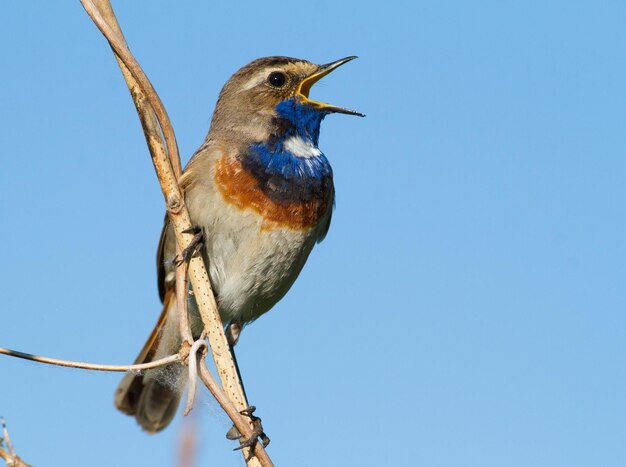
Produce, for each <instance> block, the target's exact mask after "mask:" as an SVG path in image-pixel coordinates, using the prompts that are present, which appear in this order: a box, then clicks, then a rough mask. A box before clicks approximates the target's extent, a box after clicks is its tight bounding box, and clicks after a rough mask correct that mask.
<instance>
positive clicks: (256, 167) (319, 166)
mask: <svg viewBox="0 0 626 467" xmlns="http://www.w3.org/2000/svg"><path fill="white" fill-rule="evenodd" d="M354 58H356V57H346V58H343V59H341V60H337V61H335V62H332V63H329V64H326V65H316V64H313V63H311V62H308V61H306V60H300V59H296V58H289V57H266V58H260V59H258V60H255V61H253V62H251V63H249V64H248V65H246V66H244V67H243V68H241V69H240V70H239V71H237V72H236V73H235V74H234V75H233V76H232V77H231V78H230V79H229V80H228V82H227V83H226V84H225V85H224V87H223V89H222V91H221V93H220V96H219V99H218V101H217V105H216V107H215V112H214V113H213V119H212V121H211V127H210V130H209V133H208V135H207V137H206V139H205V141H204V143H203V144H202V146H200V148H199V149H198V150H197V151H196V153H195V154H194V155H193V156H192V158H191V160H190V161H189V163H188V164H187V167H186V168H185V170H184V173H183V175H182V178H181V180H180V185H181V188H182V190H183V191H184V194H185V202H186V204H187V208H188V209H189V214H190V216H191V221H192V223H193V224H194V226H197V229H198V232H199V233H200V234H201V235H202V239H203V241H202V245H201V247H200V252H201V254H202V256H203V258H204V261H205V264H206V265H207V268H208V271H209V276H210V281H211V286H212V288H213V291H214V293H215V298H216V302H217V305H218V309H219V313H220V316H221V319H222V322H223V323H224V325H228V324H230V323H232V324H235V325H237V326H238V327H239V329H241V327H243V326H244V325H245V324H247V323H249V322H251V321H254V320H255V319H257V318H258V317H259V316H261V315H262V314H263V313H265V312H266V311H268V310H269V309H270V308H272V307H273V306H274V305H275V304H276V302H278V300H280V299H281V298H282V297H283V296H284V295H285V293H287V291H288V290H289V288H290V287H291V285H292V284H293V283H294V281H295V280H296V278H297V277H298V274H299V273H300V271H301V270H302V267H303V266H304V263H305V262H306V260H307V258H308V256H309V253H310V252H311V249H312V248H313V246H314V245H315V243H316V242H320V241H322V240H323V239H324V237H325V235H326V233H327V232H328V227H329V225H330V219H331V214H332V209H333V204H334V196H335V189H334V185H333V172H332V169H331V166H330V164H329V162H328V159H327V158H326V156H325V155H324V154H323V153H322V151H321V150H320V149H319V147H318V140H319V134H320V124H321V122H322V120H323V119H324V117H325V116H326V115H328V114H330V113H344V114H351V115H359V116H363V115H362V114H360V113H358V112H355V111H352V110H348V109H345V108H342V107H337V106H334V105H330V104H325V103H322V102H317V101H314V100H311V99H309V91H310V89H311V86H313V84H314V83H315V82H317V81H318V80H319V79H321V78H323V77H324V76H326V75H327V74H328V73H330V72H331V71H333V70H334V69H336V68H337V67H339V66H341V65H343V64H344V63H346V62H349V61H350V60H352V59H354ZM175 241H176V240H175V237H174V232H173V230H172V226H171V225H170V223H169V222H168V220H167V218H166V220H165V225H164V226H163V231H162V234H161V240H160V242H159V248H158V252H157V269H158V285H159V294H160V297H161V301H162V302H163V311H162V312H161V316H160V318H159V320H158V323H157V325H156V327H155V328H154V330H153V331H152V333H151V335H150V337H149V338H148V341H147V342H146V344H145V345H144V347H143V349H142V350H141V352H140V353H139V356H138V357H137V359H136V363H145V362H149V361H152V360H155V359H158V358H161V357H164V356H167V355H171V354H174V353H176V352H178V350H179V348H180V345H181V338H180V334H179V325H178V315H177V312H176V299H175V292H174V288H175V268H176V263H177V260H176V243H175ZM190 302H193V300H191V301H190ZM189 313H190V321H191V324H192V332H193V333H194V337H198V336H199V335H200V333H201V330H202V324H201V322H200V320H199V317H198V315H197V310H195V306H194V304H193V303H190V310H189ZM182 370H183V367H182V366H181V365H180V364H174V365H170V366H168V367H166V368H164V369H160V370H150V371H146V372H145V373H143V374H137V373H127V374H126V375H125V376H124V378H123V380H122V382H121V383H120V385H119V386H118V389H117V391H116V394H115V405H116V406H117V408H118V409H120V410H121V411H122V412H125V413H127V414H129V415H133V416H134V417H135V418H136V419H137V422H138V423H139V425H141V427H142V428H143V429H144V430H146V431H147V432H150V433H155V432H158V431H160V430H162V429H163V428H165V427H166V426H167V425H168V424H169V422H170V421H171V420H172V418H173V417H174V415H175V413H176V409H177V407H178V403H179V401H180V397H181V392H182V390H183V387H184V382H183V381H184V378H181V376H182Z"/></svg>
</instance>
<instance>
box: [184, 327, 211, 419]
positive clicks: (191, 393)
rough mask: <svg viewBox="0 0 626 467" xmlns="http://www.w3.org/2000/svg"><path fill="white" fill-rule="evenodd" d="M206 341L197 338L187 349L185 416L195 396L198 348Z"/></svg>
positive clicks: (203, 345)
mask: <svg viewBox="0 0 626 467" xmlns="http://www.w3.org/2000/svg"><path fill="white" fill-rule="evenodd" d="M206 346H207V345H206V341H205V340H204V338H202V339H199V340H197V341H196V342H194V343H193V345H192V346H191V350H190V351H189V357H188V361H187V365H188V368H189V378H188V380H189V389H188V390H187V405H186V406H185V412H184V414H185V416H187V415H189V412H191V409H192V408H193V401H194V400H195V398H196V386H197V384H198V358H199V355H198V350H200V347H205V348H206Z"/></svg>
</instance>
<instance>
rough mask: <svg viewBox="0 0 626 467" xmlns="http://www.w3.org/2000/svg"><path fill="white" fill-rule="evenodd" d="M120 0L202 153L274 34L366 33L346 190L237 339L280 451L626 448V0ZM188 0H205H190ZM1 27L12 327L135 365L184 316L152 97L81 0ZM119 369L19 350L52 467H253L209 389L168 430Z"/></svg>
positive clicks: (347, 143) (441, 455) (584, 455)
mask: <svg viewBox="0 0 626 467" xmlns="http://www.w3.org/2000/svg"><path fill="white" fill-rule="evenodd" d="M232 3H233V4H232V5H231V4H226V2H197V1H196V2H186V3H185V4H184V5H183V4H180V3H174V2H164V1H153V2H150V3H149V7H148V6H147V5H148V3H147V2H115V4H114V6H115V8H116V11H117V14H118V18H119V20H120V22H121V24H122V27H123V29H124V31H125V34H126V37H127V39H128V42H129V44H130V46H131V49H132V50H133V52H134V53H135V54H136V57H137V58H138V60H139V61H140V63H141V64H142V65H143V67H144V69H145V70H146V72H147V74H148V75H149V77H150V78H151V80H152V82H153V84H154V85H155V87H156V89H157V90H158V92H159V93H160V95H161V98H162V99H163V101H164V103H165V105H166V107H167V109H168V111H169V113H170V116H171V118H172V121H173V124H174V128H175V130H176V133H177V136H178V143H179V146H180V149H181V154H182V155H183V160H184V161H186V160H187V158H188V157H189V155H190V154H191V153H192V152H193V151H194V150H195V148H196V147H197V146H198V145H199V144H200V143H201V142H202V140H203V138H204V136H205V134H206V132H207V129H208V124H209V120H210V117H211V113H212V110H213V105H214V102H215V100H216V98H217V94H218V92H219V89H220V88H221V86H222V84H223V83H224V82H225V81H226V80H227V79H228V77H229V76H230V75H231V74H232V73H233V72H234V71H236V70H237V69H238V68H239V67H240V66H242V65H244V64H246V63H247V62H249V61H250V60H252V59H254V58H257V57H260V56H266V55H290V56H296V57H301V58H306V59H309V60H311V61H316V62H319V63H326V62H329V61H331V60H334V59H337V58H341V57H344V56H347V55H359V56H360V59H359V60H357V61H354V62H352V63H350V64H348V65H346V66H345V67H342V69H341V70H339V71H337V72H336V73H333V74H332V76H329V77H328V78H326V79H325V80H324V81H323V82H321V83H319V84H318V85H316V86H315V88H314V89H313V92H312V97H314V98H316V99H320V100H325V101H328V102H332V103H334V104H338V105H343V106H346V107H349V108H354V109H357V110H359V111H362V112H364V113H366V114H367V118H365V119H359V118H354V117H349V116H344V115H333V116H330V117H329V118H327V119H326V120H325V121H324V123H323V126H322V134H321V139H320V147H321V149H322V150H323V151H324V152H325V154H326V155H327V156H328V158H329V159H330V161H331V163H332V165H333V169H334V173H335V184H336V189H337V207H336V211H335V214H334V216H333V224H332V226H331V230H330V233H329V235H328V237H327V238H326V240H325V241H324V242H323V243H322V244H321V245H319V246H318V247H316V250H315V251H314V252H313V254H312V255H311V258H310V259H309V262H308V263H307V266H306V267H305V269H304V271H303V273H302V274H301V276H300V278H299V279H298V281H297V282H296V284H295V285H294V287H293V288H292V290H291V291H290V292H289V294H288V295H287V296H286V297H285V298H284V299H283V300H282V301H281V302H280V303H279V304H278V305H277V306H276V307H275V308H274V309H273V310H272V311H271V312H270V313H268V314H267V315H265V316H263V317H262V318H261V319H260V320H259V321H257V322H256V323H254V324H253V325H252V326H250V327H248V328H246V330H245V331H244V334H243V335H242V338H241V341H240V344H239V346H238V355H239V362H240V365H241V367H242V372H243V374H244V379H245V381H246V387H247V391H248V394H249V397H250V401H251V403H253V404H255V405H257V406H258V407H259V412H258V413H259V415H260V416H261V417H262V418H263V421H264V425H265V428H266V431H267V433H268V434H269V436H270V437H271V438H272V444H271V445H270V448H269V452H270V455H271V456H272V458H273V459H274V461H275V463H276V465H298V466H303V467H306V466H320V465H324V466H345V465H365V466H379V465H393V466H429V467H439V466H442V467H443V466H446V467H447V466H450V467H452V466H454V467H456V466H476V467H489V466H493V467H500V466H507V467H510V466H520V467H521V466H529V465H533V466H546V467H556V466H564V467H565V466H567V467H573V466H575V467H577V466H581V467H582V466H597V465H602V466H623V465H625V464H626V447H625V446H626V445H625V444H624V437H625V435H626V426H625V422H624V420H626V402H625V397H624V396H625V394H626V377H625V376H624V375H625V372H624V368H625V365H626V349H625V348H624V343H625V342H626V316H625V314H624V310H625V308H626V294H625V292H624V279H625V272H626V246H625V241H624V239H626V222H625V221H624V217H625V214H626V212H625V211H626V202H625V199H626V158H625V157H624V153H625V149H626V131H625V123H626V119H625V117H624V115H625V114H624V109H625V107H626V93H625V91H624V89H625V88H624V83H626V61H625V58H624V57H625V56H626V54H625V52H626V50H625V46H624V44H626V30H625V29H624V27H623V24H624V18H625V15H626V4H624V3H623V2H617V1H614V2H610V1H609V2H579V1H568V2H565V1H554V2H536V1H529V2H513V1H492V2H487V1H483V2H393V1H392V2H385V3H384V4H382V5H381V4H380V3H374V2H356V1H346V2H331V1H325V0H320V1H318V2H315V3H314V4H313V3H309V4H306V5H299V4H295V3H293V2H285V1H282V0H276V1H274V2H271V3H257V2H243V3H238V4H236V5H235V2H232ZM181 5H182V6H181ZM3 11H4V21H3V28H2V29H1V30H0V43H2V44H3V45H2V61H3V64H4V66H3V67H2V68H3V73H2V78H0V83H2V85H1V86H0V128H1V130H0V131H1V133H0V134H1V143H2V156H0V208H1V210H2V215H3V219H4V220H3V228H2V229H0V245H2V247H1V250H0V251H1V254H2V257H3V260H4V264H5V267H4V268H1V269H0V284H1V285H0V291H1V292H2V298H3V299H2V303H3V304H2V307H1V309H2V311H1V312H0V313H1V314H0V346H4V347H10V348H15V349H19V350H24V351H28V352H32V353H38V354H42V355H48V356H55V357H60V358H68V359H75V360H84V361H92V362H103V363H105V362H106V363H126V362H130V361H132V360H133V359H134V357H135V355H136V353H137V351H138V350H139V348H140V346H141V345H142V343H143V341H144V339H145V337H146V336H147V334H148V333H149V330H150V329H151V327H152V325H153V324H154V322H155V320H156V317H157V315H158V312H159V309H160V308H159V301H158V296H157V292H156V278H155V271H154V251H155V248H156V243H157V241H158V236H159V232H160V227H161V222H162V215H163V202H162V198H161V194H160V191H159V187H158V185H157V182H156V178H155V175H154V173H153V169H152V166H151V162H150V159H149V157H148V153H147V150H146V147H145V142H144V140H143V135H142V133H141V130H140V126H139V123H138V121H137V118H136V115H135V112H134V108H133V105H132V102H131V100H130V98H129V96H128V92H127V90H126V88H125V85H124V83H123V80H122V78H121V75H120V73H119V71H118V69H117V66H116V64H115V62H114V60H113V58H112V55H111V53H110V50H109V49H108V47H107V46H106V44H105V41H104V39H103V38H102V37H101V35H100V34H99V33H98V32H97V31H96V29H95V27H94V26H93V25H92V24H91V22H90V20H89V18H88V17H87V15H86V14H85V12H84V11H83V10H82V8H81V6H80V5H79V3H78V2H13V3H11V4H8V5H5V7H4V9H3ZM120 377H121V376H120V375H119V374H103V373H95V372H82V371H75V370H70V369H60V368H52V367H47V366H42V365H37V364H34V363H28V362H24V361H17V360H13V359H9V358H0V381H1V383H0V414H2V415H4V416H5V417H6V419H7V422H8V423H9V428H10V430H11V435H12V439H13V441H14V444H15V446H16V448H17V449H18V451H19V453H20V454H21V455H22V456H23V457H24V458H25V459H26V460H27V461H29V462H30V463H32V464H34V465H42V466H43V465H63V466H66V467H67V466H85V465H89V466H110V465H120V466H127V465H128V466H131V465H154V466H170V465H176V461H175V459H176V457H177V450H178V449H179V440H180V437H181V433H182V431H183V430H184V429H193V430H195V431H196V433H197V437H198V444H199V445H200V447H199V448H198V452H197V460H198V464H197V465H220V466H231V465H232V466H240V465H242V460H241V456H240V455H239V454H234V453H232V452H231V451H230V448H231V445H232V444H231V443H229V442H228V441H226V440H225V439H224V433H225V432H226V430H227V429H228V428H229V423H228V421H227V419H226V418H225V416H223V415H221V414H220V413H219V411H218V410H217V409H216V405H215V403H213V402H212V401H211V400H210V397H209V396H207V395H205V396H203V398H202V400H201V403H200V405H199V406H198V407H197V408H196V410H195V412H194V413H195V416H194V417H193V418H192V419H188V420H184V421H183V417H182V415H179V416H178V417H177V419H176V421H175V423H173V425H172V426H171V427H170V428H168V429H167V430H166V431H165V432H163V433H162V434H159V435H157V436H148V435H146V434H144V433H142V432H141V430H140V429H139V428H138V427H137V426H136V424H135V422H134V421H133V420H132V419H130V418H127V417H125V416H123V415H121V414H119V413H118V412H117V411H115V410H114V409H113V405H112V400H113V391H114V388H115V386H116V385H117V382H118V381H119V379H120Z"/></svg>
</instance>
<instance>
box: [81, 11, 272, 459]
mask: <svg viewBox="0 0 626 467" xmlns="http://www.w3.org/2000/svg"><path fill="white" fill-rule="evenodd" d="M81 3H82V5H83V7H84V8H85V10H86V11H87V13H88V14H89V16H90V17H91V19H92V20H93V21H94V23H95V24H96V26H97V27H98V29H100V31H101V32H102V34H103V35H104V36H105V38H106V39H107V41H108V42H109V44H110V45H111V48H112V49H113V51H114V53H115V56H116V59H117V60H118V63H119V65H120V68H121V70H122V74H123V76H124V79H125V80H126V84H127V85H128V89H129V90H130V93H131V96H132V98H133V101H134V102H135V106H136V107H137V112H138V114H139V118H140V120H141V124H142V127H143V129H144V133H145V136H146V141H147V143H148V147H149V150H150V154H151V156H152V161H153V164H154V167H155V170H156V172H157V176H158V178H159V183H160V184H161V188H162V190H163V195H164V197H165V202H166V206H167V213H168V216H169V218H170V221H171V223H172V225H173V227H174V231H175V234H176V240H177V243H178V247H179V250H183V249H184V248H185V247H186V246H188V245H189V243H190V241H191V238H192V235H191V234H189V233H184V231H186V230H188V229H189V228H190V227H191V220H190V217H189V213H188V212H187V209H186V207H185V200H184V195H183V193H182V192H181V190H180V187H179V186H178V177H179V176H180V173H181V170H180V158H179V155H178V147H177V144H176V139H175V136H174V131H173V128H172V125H171V123H170V120H169V118H168V116H167V112H166V111H165V108H164V106H163V104H162V102H161V100H160V99H159V97H158V95H157V93H156V91H155V90H154V88H153V87H152V85H151V83H150V81H149V80H148V78H147V77H146V75H145V74H144V72H143V70H142V69H141V67H140V66H139V64H138V63H137V61H136V60H135V58H134V57H133V55H132V54H131V52H130V50H129V49H128V46H127V44H126V42H125V40H124V37H123V34H122V31H121V29H120V27H119V24H118V23H117V20H116V18H115V15H114V13H113V9H112V7H111V4H110V2H109V1H108V0H94V1H92V0H81ZM96 5H97V6H96ZM166 148H167V149H166ZM188 276H189V279H190V282H191V286H192V288H193V292H194V297H195V300H196V303H197V305H198V310H199V312H200V316H201V318H202V321H203V323H204V327H205V332H206V334H207V337H208V339H209V343H210V345H211V353H212V355H213V359H214V361H215V366H216V368H217V371H218V374H219V377H220V380H221V382H222V388H223V389H224V392H225V393H226V394H227V396H228V399H229V402H230V403H229V404H227V403H226V401H219V400H218V402H220V404H221V405H222V407H224V408H225V410H226V412H227V413H228V415H229V416H230V417H231V419H232V420H233V422H234V423H235V426H237V429H238V430H239V431H240V433H242V434H243V435H244V436H250V435H251V433H252V424H251V422H250V421H246V420H245V419H244V418H243V417H242V416H241V415H240V414H239V412H241V411H242V410H244V409H246V408H247V407H248V402H247V400H246V396H245V392H244V390H243V386H242V383H241V380H240V378H239V374H238V372H237V368H236V365H235V362H234V359H233V356H232V353H231V348H230V346H229V344H228V341H227V339H226V336H225V334H224V329H223V325H222V321H221V318H220V316H219V312H218V310H217V305H216V303H215V297H214V295H213V291H212V290H211V284H210V282H209V276H208V274H207V270H206V267H205V265H204V261H203V259H202V258H201V257H194V258H192V259H191V261H190V262H189V266H188ZM178 277H180V274H179V275H178V276H177V278H178ZM183 277H184V276H183ZM177 288H178V291H179V292H178V293H177V296H178V297H181V295H183V294H182V292H181V290H182V291H183V292H184V291H185V290H186V289H184V288H182V285H181V284H180V281H179V285H178V287H177ZM182 301H185V299H184V298H183V299H182ZM179 303H180V302H179ZM182 308H183V307H179V312H180V310H181V309H182ZM181 318H182V319H184V321H182V322H181V323H182V324H181V332H182V336H183V339H184V341H185V342H184V344H183V345H185V344H187V345H189V344H190V340H188V338H189V336H190V333H189V331H188V326H186V325H185V324H184V323H186V316H181ZM194 358H195V357H194ZM205 368H206V366H205V365H202V366H201V375H202V377H203V380H204V381H205V382H207V381H210V380H209V379H208V377H207V375H206V373H207V372H208V371H207V372H205V371H202V370H204V369H205ZM208 376H210V375H208ZM211 379H212V378H211ZM207 386H208V387H209V390H211V392H213V393H214V395H215V394H216V392H215V388H212V387H211V386H212V385H211V384H208V383H207ZM216 397H217V396H216ZM227 408H228V409H227ZM232 409H234V412H233V411H232ZM243 453H244V458H245V459H246V461H247V463H248V466H255V467H256V466H260V465H261V466H271V465H273V464H272V462H271V460H270V459H269V456H267V453H266V452H265V450H264V449H263V446H261V445H260V443H256V444H255V447H254V456H256V457H254V456H251V452H250V449H249V448H246V449H244V450H243Z"/></svg>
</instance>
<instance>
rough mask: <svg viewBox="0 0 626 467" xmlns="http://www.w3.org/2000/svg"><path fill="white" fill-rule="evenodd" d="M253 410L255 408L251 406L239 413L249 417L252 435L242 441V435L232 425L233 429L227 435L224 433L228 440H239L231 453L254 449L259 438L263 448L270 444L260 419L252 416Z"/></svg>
mask: <svg viewBox="0 0 626 467" xmlns="http://www.w3.org/2000/svg"><path fill="white" fill-rule="evenodd" d="M255 410H256V407H255V406H253V405H251V406H250V407H248V408H246V409H244V410H242V411H241V412H239V413H240V414H241V415H245V416H246V417H249V418H250V420H251V421H252V434H251V435H250V436H249V437H248V438H246V439H242V438H243V435H242V434H241V433H240V432H239V430H238V429H237V427H236V426H235V425H233V427H232V428H231V429H230V430H228V433H226V438H228V439H230V440H236V439H238V440H239V447H237V448H235V449H233V451H238V450H240V449H244V448H251V447H254V445H255V444H256V443H257V442H258V440H259V438H260V439H261V444H263V447H266V446H267V445H268V444H270V439H269V437H268V436H267V435H266V434H265V432H264V431H263V424H262V423H261V419H260V418H259V417H256V416H255V415H253V414H254V411H255Z"/></svg>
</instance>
